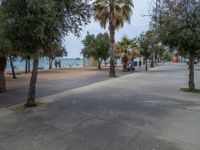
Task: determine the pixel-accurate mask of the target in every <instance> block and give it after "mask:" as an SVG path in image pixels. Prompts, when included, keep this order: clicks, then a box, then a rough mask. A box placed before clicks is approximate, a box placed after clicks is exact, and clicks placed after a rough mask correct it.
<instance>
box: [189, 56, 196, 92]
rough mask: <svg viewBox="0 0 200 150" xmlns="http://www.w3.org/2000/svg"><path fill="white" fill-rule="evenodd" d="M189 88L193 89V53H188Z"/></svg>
mask: <svg viewBox="0 0 200 150" xmlns="http://www.w3.org/2000/svg"><path fill="white" fill-rule="evenodd" d="M188 85H189V89H195V83H194V54H193V53H190V56H189V83H188Z"/></svg>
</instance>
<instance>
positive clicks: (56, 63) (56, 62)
mask: <svg viewBox="0 0 200 150" xmlns="http://www.w3.org/2000/svg"><path fill="white" fill-rule="evenodd" d="M57 67H58V61H57V59H56V60H55V68H56V69H57Z"/></svg>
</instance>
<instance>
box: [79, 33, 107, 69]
mask: <svg viewBox="0 0 200 150" xmlns="http://www.w3.org/2000/svg"><path fill="white" fill-rule="evenodd" d="M109 40H110V37H109V35H108V33H104V34H102V33H99V34H98V35H97V36H95V35H93V34H92V35H91V34H89V33H88V34H87V36H86V37H85V39H84V40H83V41H82V42H83V46H84V48H83V50H82V54H83V56H84V57H87V58H90V57H92V58H94V59H95V60H96V61H97V62H98V68H99V69H100V68H101V62H102V60H107V58H108V57H109V49H110V43H109Z"/></svg>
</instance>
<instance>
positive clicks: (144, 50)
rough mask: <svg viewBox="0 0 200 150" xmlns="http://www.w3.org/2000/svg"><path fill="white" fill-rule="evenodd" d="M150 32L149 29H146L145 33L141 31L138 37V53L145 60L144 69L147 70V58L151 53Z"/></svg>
mask: <svg viewBox="0 0 200 150" xmlns="http://www.w3.org/2000/svg"><path fill="white" fill-rule="evenodd" d="M151 38H152V34H151V31H147V32H146V33H141V34H140V37H139V38H138V42H139V44H140V54H141V55H142V56H143V57H144V60H145V64H146V67H145V71H148V59H149V57H150V55H151V49H152V43H151Z"/></svg>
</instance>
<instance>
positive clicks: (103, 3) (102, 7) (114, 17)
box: [92, 0, 133, 77]
mask: <svg viewBox="0 0 200 150" xmlns="http://www.w3.org/2000/svg"><path fill="white" fill-rule="evenodd" d="M92 5H93V12H94V18H95V20H97V21H99V22H100V25H101V26H102V27H103V28H106V25H107V24H108V25H109V32H110V71H109V76H110V77H115V76H116V73H115V60H114V59H115V58H114V45H115V30H116V29H118V28H119V27H123V25H124V22H125V21H127V22H129V23H130V19H131V14H132V8H133V2H132V0H95V2H93V4H92Z"/></svg>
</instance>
